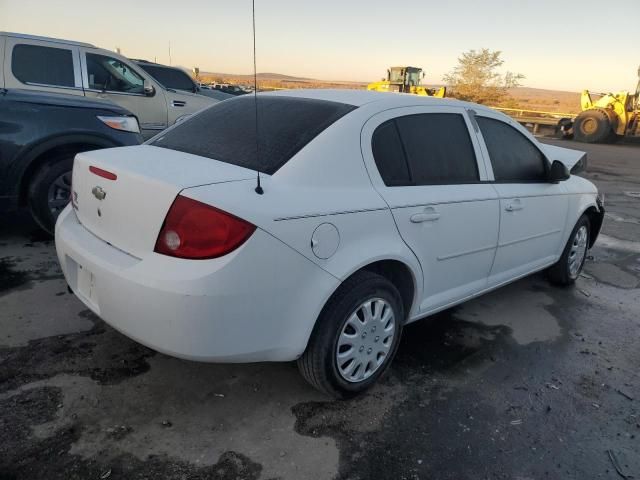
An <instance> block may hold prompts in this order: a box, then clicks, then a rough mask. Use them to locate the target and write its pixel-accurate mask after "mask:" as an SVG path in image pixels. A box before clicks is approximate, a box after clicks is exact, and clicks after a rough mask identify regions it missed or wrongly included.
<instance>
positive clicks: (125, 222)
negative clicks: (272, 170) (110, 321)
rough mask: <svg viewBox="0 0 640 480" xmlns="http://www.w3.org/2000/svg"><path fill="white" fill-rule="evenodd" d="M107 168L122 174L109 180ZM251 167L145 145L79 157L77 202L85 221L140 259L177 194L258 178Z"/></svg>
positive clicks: (74, 181)
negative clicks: (183, 191)
mask: <svg viewBox="0 0 640 480" xmlns="http://www.w3.org/2000/svg"><path fill="white" fill-rule="evenodd" d="M91 167H94V170H95V169H96V168H97V169H101V170H103V171H105V172H108V173H110V174H113V175H115V176H116V177H117V178H115V179H109V178H105V177H104V176H105V175H106V176H109V175H108V174H106V173H100V172H99V171H98V172H97V173H96V172H92V171H91ZM254 175H255V174H254V173H253V172H252V171H251V170H248V169H245V168H242V167H237V166H235V165H230V164H227V163H223V162H219V161H217V160H212V159H210V158H203V157H199V156H196V155H190V154H187V153H182V152H177V151H174V150H169V149H166V148H159V147H153V146H150V145H140V146H134V147H122V148H113V149H107V150H94V151H91V152H85V153H80V154H78V155H76V158H75V162H74V166H73V179H72V189H73V192H72V203H73V205H74V209H75V212H76V215H77V217H78V219H79V220H80V223H82V224H83V225H84V227H85V228H87V229H88V230H89V231H91V232H92V233H93V234H94V235H96V236H97V237H98V238H101V239H102V240H104V241H106V242H108V243H110V244H111V245H113V246H115V247H117V248H119V249H120V250H123V251H125V252H127V253H129V254H131V255H133V256H136V257H138V258H143V257H144V256H145V255H147V254H149V253H151V252H152V251H153V249H154V246H155V243H156V239H157V237H158V232H159V231H160V228H161V227H162V223H163V222H164V219H165V217H166V215H167V212H168V210H169V207H170V206H171V204H172V203H173V201H174V199H175V198H176V196H177V195H178V193H179V192H180V191H181V190H182V189H184V188H188V187H194V186H197V185H205V184H212V183H221V182H230V181H237V180H245V179H251V178H253V176H254Z"/></svg>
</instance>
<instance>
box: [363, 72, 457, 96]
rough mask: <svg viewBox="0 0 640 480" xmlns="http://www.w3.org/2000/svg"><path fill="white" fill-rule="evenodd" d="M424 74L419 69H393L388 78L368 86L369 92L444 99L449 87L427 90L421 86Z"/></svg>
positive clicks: (388, 73)
mask: <svg viewBox="0 0 640 480" xmlns="http://www.w3.org/2000/svg"><path fill="white" fill-rule="evenodd" d="M423 78H424V72H423V71H422V69H421V68H419V67H391V68H389V69H388V70H387V78H386V79H384V78H383V79H382V80H381V81H379V82H373V83H370V84H369V85H367V90H374V91H376V92H400V93H413V94H415V95H423V96H428V97H438V98H444V97H445V95H446V94H447V87H440V88H427V87H424V86H422V85H420V82H421V81H422V79H423Z"/></svg>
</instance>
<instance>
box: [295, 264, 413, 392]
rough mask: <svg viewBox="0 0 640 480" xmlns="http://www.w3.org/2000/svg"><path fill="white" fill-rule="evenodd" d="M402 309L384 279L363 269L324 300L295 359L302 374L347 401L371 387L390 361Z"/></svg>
mask: <svg viewBox="0 0 640 480" xmlns="http://www.w3.org/2000/svg"><path fill="white" fill-rule="evenodd" d="M404 315H405V313H404V308H403V304H402V299H401V297H400V293H399V292H398V289H397V288H396V287H395V286H394V285H393V284H392V283H391V282H390V281H389V280H387V279H386V278H384V277H382V276H380V275H377V274H375V273H372V272H367V271H362V272H358V273H356V274H354V275H353V276H352V277H350V278H349V279H347V280H346V281H345V282H344V283H343V284H342V285H341V286H340V288H339V289H338V290H337V291H336V293H334V295H333V296H332V297H331V298H330V299H329V301H328V302H327V304H326V305H325V308H324V309H323V311H322V313H321V315H320V317H319V318H318V321H317V323H316V326H315V328H314V330H313V333H312V334H311V338H310V339H309V344H308V345H307V349H306V350H305V352H304V353H303V355H302V356H301V357H300V358H299V359H298V368H299V369H300V373H301V374H302V376H303V377H304V378H305V379H306V380H307V381H308V382H309V383H310V384H311V385H313V386H314V387H315V388H317V389H318V390H320V391H322V392H324V393H327V394H329V395H331V396H333V397H336V398H348V397H351V396H354V395H356V394H358V393H360V392H363V391H364V390H366V389H367V388H369V387H371V386H372V385H373V384H374V383H375V382H376V380H378V378H380V377H381V376H382V374H383V373H384V372H385V370H386V369H387V368H388V366H389V364H390V363H391V360H392V359H393V357H394V355H395V353H396V350H397V349H398V345H399V342H400V335H401V333H402V325H403V323H404Z"/></svg>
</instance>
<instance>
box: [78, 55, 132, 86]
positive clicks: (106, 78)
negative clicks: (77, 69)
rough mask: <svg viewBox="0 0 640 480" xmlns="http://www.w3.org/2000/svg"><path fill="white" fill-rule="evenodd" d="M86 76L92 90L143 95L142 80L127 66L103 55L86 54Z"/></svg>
mask: <svg viewBox="0 0 640 480" xmlns="http://www.w3.org/2000/svg"><path fill="white" fill-rule="evenodd" d="M87 75H88V77H89V88H90V89H92V90H100V91H109V92H122V93H134V94H139V95H141V94H143V93H144V80H143V79H142V77H141V76H140V75H138V74H137V73H136V72H135V71H133V70H132V69H131V67H129V66H128V65H126V64H124V63H122V62H121V61H120V60H117V59H115V58H111V57H107V56H105V55H97V54H94V53H87Z"/></svg>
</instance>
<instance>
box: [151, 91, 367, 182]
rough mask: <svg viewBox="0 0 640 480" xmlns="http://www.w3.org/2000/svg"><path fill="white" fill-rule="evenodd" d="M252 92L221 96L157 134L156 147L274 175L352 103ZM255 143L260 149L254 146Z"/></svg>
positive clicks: (351, 107)
mask: <svg viewBox="0 0 640 480" xmlns="http://www.w3.org/2000/svg"><path fill="white" fill-rule="evenodd" d="M257 105H258V140H259V142H258V143H256V104H255V100H254V97H253V96H252V95H244V96H242V97H238V98H234V99H231V100H225V101H224V102H220V103H217V104H216V105H213V106H211V107H209V108H208V109H207V110H205V111H203V112H201V113H199V114H197V115H194V116H193V117H192V118H189V119H187V120H185V121H184V122H182V123H180V124H178V125H177V126H176V127H175V128H172V129H171V130H169V131H168V132H167V133H165V134H164V135H162V134H161V136H159V137H158V138H157V139H156V140H154V141H153V142H151V144H152V145H155V146H156V147H163V148H170V149H172V150H178V151H180V152H186V153H192V154H194V155H200V156H202V157H209V158H213V159H215V160H220V161H222V162H226V163H230V164H232V165H238V166H240V167H245V168H250V169H252V170H258V171H260V172H262V173H266V174H268V175H272V174H274V173H275V172H276V171H277V170H278V169H279V168H280V167H282V166H283V165H284V164H285V163H287V162H288V161H289V159H291V158H292V157H293V156H294V155H295V154H296V153H297V152H299V151H300V150H301V149H302V148H303V147H304V146H305V145H306V144H307V143H309V142H310V141H311V140H313V139H314V138H315V137H316V136H317V135H318V134H319V133H320V132H322V131H323V130H324V129H326V128H327V127H328V126H329V125H331V124H332V123H333V122H335V121H336V120H338V119H339V118H341V117H342V116H344V115H346V114H347V113H349V112H350V111H352V110H353V109H355V108H356V107H354V106H353V105H347V104H344V103H338V102H328V101H325V100H315V99H310V98H297V97H284V96H282V97H280V96H262V95H259V96H258V104H257ZM258 145H259V147H258Z"/></svg>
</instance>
